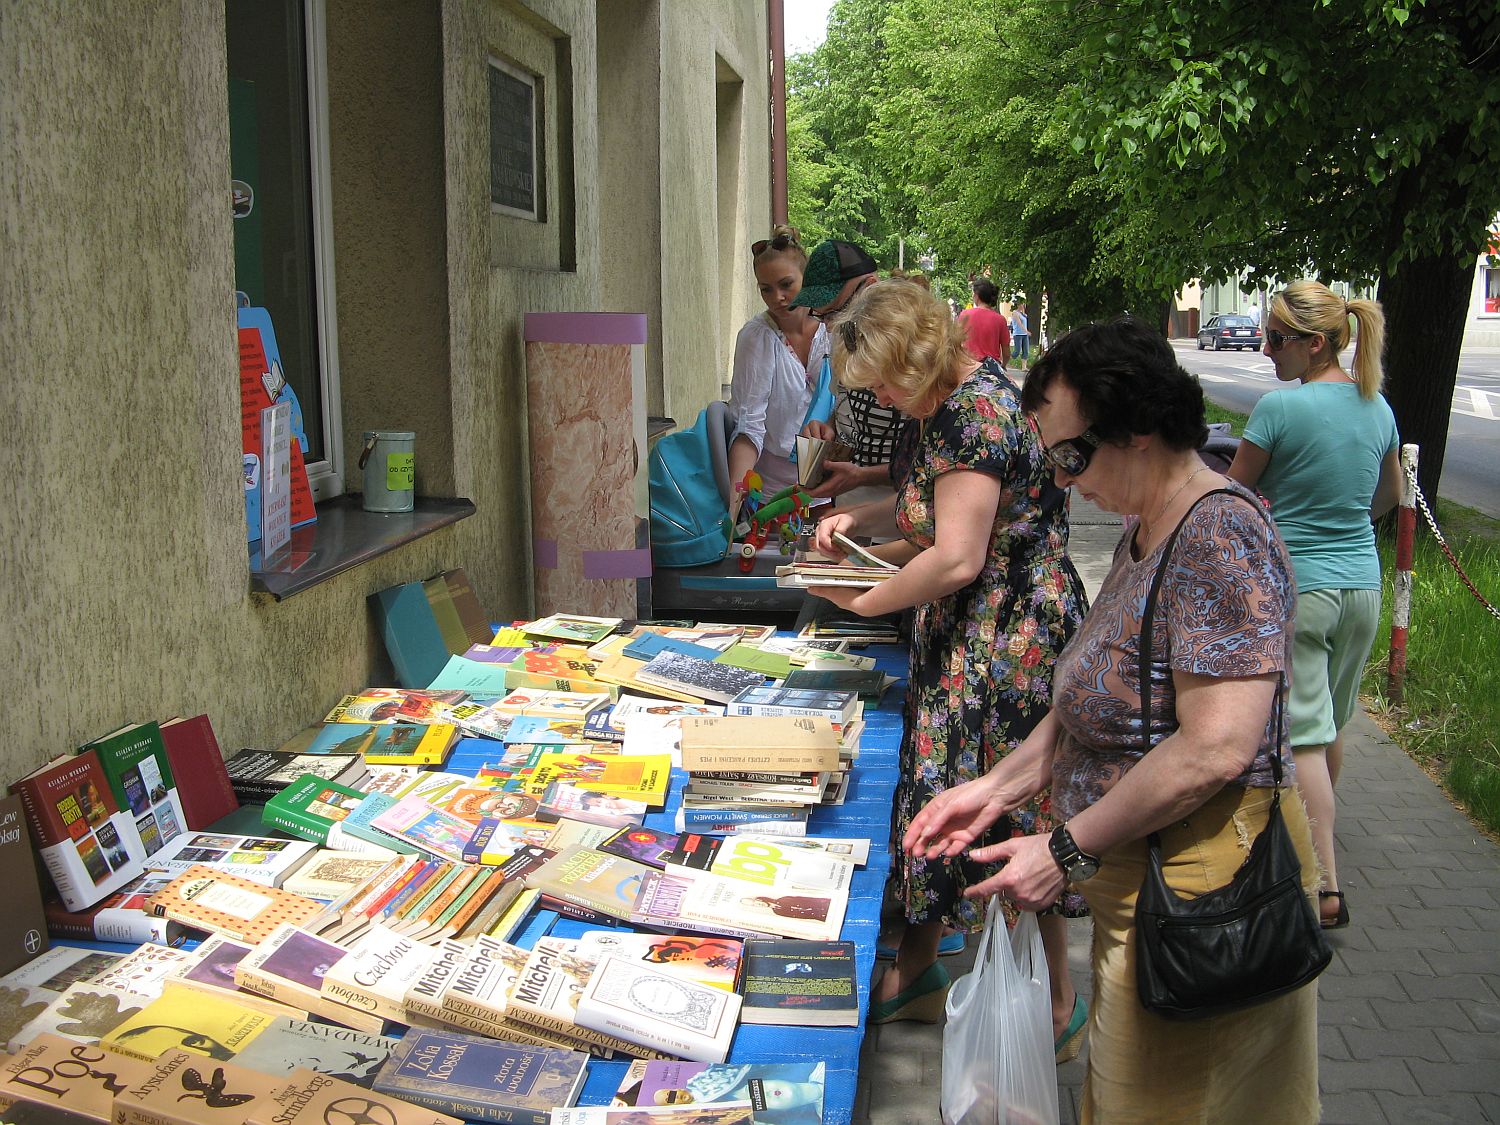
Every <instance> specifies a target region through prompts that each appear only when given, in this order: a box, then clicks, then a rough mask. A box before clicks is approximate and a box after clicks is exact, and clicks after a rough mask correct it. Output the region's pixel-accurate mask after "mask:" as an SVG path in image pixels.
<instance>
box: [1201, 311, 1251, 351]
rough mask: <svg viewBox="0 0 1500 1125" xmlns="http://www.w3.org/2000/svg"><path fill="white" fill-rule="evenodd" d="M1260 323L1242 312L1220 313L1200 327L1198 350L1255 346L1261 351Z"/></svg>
mask: <svg viewBox="0 0 1500 1125" xmlns="http://www.w3.org/2000/svg"><path fill="white" fill-rule="evenodd" d="M1260 344H1261V335H1260V325H1258V324H1256V323H1255V321H1253V320H1251V319H1250V318H1249V317H1248V316H1244V315H1242V314H1240V313H1218V314H1216V315H1214V316H1211V317H1209V318H1208V323H1207V324H1205V325H1204V326H1203V327H1202V328H1200V329H1198V350H1199V351H1200V352H1201V351H1202V350H1203V349H1204V348H1213V350H1214V351H1220V350H1222V349H1224V348H1253V349H1255V350H1256V351H1260Z"/></svg>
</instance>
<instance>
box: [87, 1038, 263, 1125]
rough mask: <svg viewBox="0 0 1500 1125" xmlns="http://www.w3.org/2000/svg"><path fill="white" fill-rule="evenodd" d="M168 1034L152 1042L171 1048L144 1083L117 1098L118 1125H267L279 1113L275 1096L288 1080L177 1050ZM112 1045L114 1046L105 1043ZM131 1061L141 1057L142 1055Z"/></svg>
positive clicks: (199, 1054) (157, 1060)
mask: <svg viewBox="0 0 1500 1125" xmlns="http://www.w3.org/2000/svg"><path fill="white" fill-rule="evenodd" d="M169 1038H170V1037H169V1036H168V1035H166V1034H165V1033H164V1034H162V1035H160V1036H155V1037H152V1040H151V1041H152V1042H153V1043H155V1042H163V1043H167V1046H166V1047H165V1048H164V1049H163V1050H162V1051H160V1052H159V1055H160V1057H157V1056H156V1055H152V1056H150V1058H149V1059H148V1061H153V1062H154V1064H155V1065H153V1066H152V1067H151V1073H150V1074H149V1075H148V1076H147V1077H146V1078H145V1079H143V1080H142V1081H140V1082H136V1083H132V1084H131V1085H129V1086H126V1087H125V1088H124V1089H123V1090H121V1091H120V1092H119V1093H117V1094H116V1095H115V1108H114V1117H113V1122H114V1125H245V1123H246V1122H251V1121H255V1122H264V1123H267V1125H269V1122H270V1121H271V1120H272V1117H273V1115H274V1114H275V1113H276V1112H279V1105H278V1103H277V1101H276V1096H277V1095H278V1094H281V1093H282V1092H283V1091H284V1089H285V1087H286V1086H287V1082H288V1080H287V1076H286V1075H280V1076H274V1075H269V1074H261V1073H259V1072H258V1071H254V1070H251V1069H249V1068H248V1067H242V1066H237V1065H235V1064H234V1063H232V1062H223V1061H220V1060H219V1059H218V1058H212V1059H210V1060H209V1061H207V1062H205V1061H204V1058H203V1055H202V1054H201V1053H198V1052H194V1051H189V1050H184V1049H180V1048H178V1047H177V1046H176V1045H175V1044H172V1043H170V1042H169ZM105 1045H106V1046H109V1045H110V1044H105ZM132 1057H134V1058H140V1057H141V1055H140V1054H139V1053H138V1052H132Z"/></svg>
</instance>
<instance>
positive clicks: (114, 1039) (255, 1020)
mask: <svg viewBox="0 0 1500 1125" xmlns="http://www.w3.org/2000/svg"><path fill="white" fill-rule="evenodd" d="M275 1018H276V1017H275V1016H272V1015H268V1014H267V1013H266V1012H263V1011H261V1010H259V1009H256V1008H249V1007H246V1006H245V1005H243V1004H240V1003H238V1002H237V1001H236V1000H234V998H232V997H229V996H225V997H223V998H220V997H217V996H209V995H207V994H206V993H180V992H167V993H164V994H163V995H162V996H161V997H160V998H159V999H156V1000H152V1001H150V1002H149V1003H148V1004H146V1006H145V1007H143V1008H142V1009H141V1010H140V1011H138V1012H136V1013H135V1014H134V1015H132V1016H130V1017H129V1018H128V1019H127V1020H125V1021H124V1022H123V1023H121V1024H119V1025H118V1026H117V1027H115V1028H114V1029H113V1030H111V1031H110V1032H108V1033H107V1034H106V1035H104V1036H103V1038H102V1039H101V1040H100V1043H101V1045H102V1046H105V1047H108V1048H109V1049H110V1050H111V1051H117V1052H119V1053H120V1054H122V1055H127V1056H129V1057H130V1058H133V1059H141V1060H143V1061H145V1062H150V1061H152V1060H153V1059H155V1058H157V1057H158V1056H159V1055H161V1054H162V1053H163V1052H165V1051H172V1050H182V1051H191V1052H193V1053H194V1054H195V1055H196V1056H197V1057H198V1058H200V1059H201V1058H202V1057H203V1056H204V1055H207V1056H208V1057H209V1058H215V1059H228V1058H232V1057H233V1056H234V1055H236V1054H237V1053H238V1052H240V1051H242V1050H243V1049H244V1048H245V1047H247V1046H249V1044H250V1041H251V1040H253V1039H254V1038H255V1037H256V1036H257V1035H259V1034H260V1033H261V1031H263V1030H264V1029H265V1028H266V1027H268V1026H269V1025H270V1024H271V1022H272V1021H273V1020H274V1019H275Z"/></svg>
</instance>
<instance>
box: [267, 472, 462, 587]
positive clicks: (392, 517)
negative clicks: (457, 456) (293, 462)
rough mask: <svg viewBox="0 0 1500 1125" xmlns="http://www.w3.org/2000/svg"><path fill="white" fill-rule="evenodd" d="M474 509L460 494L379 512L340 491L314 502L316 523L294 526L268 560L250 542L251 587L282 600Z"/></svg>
mask: <svg viewBox="0 0 1500 1125" xmlns="http://www.w3.org/2000/svg"><path fill="white" fill-rule="evenodd" d="M473 514H474V502H473V501H472V500H465V499H464V498H462V497H459V498H457V499H452V500H439V499H433V498H428V497H420V496H419V497H418V498H417V502H416V509H415V510H414V511H410V512H393V513H383V512H367V511H365V510H364V509H363V508H362V507H360V500H359V497H357V496H339V497H336V498H335V499H333V500H328V501H325V502H324V503H322V504H319V505H318V519H317V522H316V523H313V524H309V525H308V526H307V527H302V528H298V529H297V530H295V531H293V532H292V539H291V542H290V543H288V544H287V545H286V546H285V547H283V548H282V549H281V550H280V551H278V552H277V553H276V554H275V556H273V558H272V559H271V561H270V563H269V565H267V564H266V563H265V562H264V561H263V560H262V559H261V556H260V544H259V543H256V544H252V546H251V548H250V588H251V589H252V590H253V591H255V592H256V593H260V594H269V595H270V596H271V597H273V598H275V599H276V600H277V601H284V600H286V599H287V598H289V597H291V596H292V595H293V594H300V593H302V591H304V590H308V589H311V588H312V587H314V586H316V585H317V584H318V583H320V582H326V581H328V580H329V579H330V578H333V577H334V576H336V575H339V574H342V573H344V571H346V570H350V569H352V568H354V567H356V566H359V565H360V564H361V563H366V562H369V561H370V560H371V559H374V558H378V557H379V556H381V555H383V554H386V553H387V552H389V551H394V550H395V549H396V548H397V547H401V546H404V545H405V544H407V543H411V542H414V541H415V540H417V539H420V538H422V537H423V536H424V535H431V534H432V533H433V532H434V531H437V530H438V529H439V528H444V527H447V526H448V525H450V524H455V523H457V522H458V521H459V520H461V519H467V518H468V517H469V516H472V515H473Z"/></svg>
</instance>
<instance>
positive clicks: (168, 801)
mask: <svg viewBox="0 0 1500 1125" xmlns="http://www.w3.org/2000/svg"><path fill="white" fill-rule="evenodd" d="M90 747H92V748H93V750H94V752H95V753H96V754H98V756H99V765H100V766H102V767H103V769H104V776H105V777H106V778H107V779H108V780H109V788H110V791H111V792H112V793H114V795H115V801H116V802H117V803H118V804H119V806H120V809H121V811H122V812H128V813H129V814H130V815H131V816H132V817H134V818H135V826H136V831H137V832H139V833H140V836H141V844H142V845H143V846H144V847H145V849H146V854H147V855H148V856H149V855H151V854H152V853H153V852H155V851H157V850H158V849H160V848H161V846H162V845H163V844H165V843H166V842H167V841H169V840H171V839H172V838H173V837H175V836H178V835H180V834H181V833H182V832H184V831H186V829H187V814H186V813H184V812H183V811H182V799H181V798H180V797H179V796H178V795H177V782H176V781H175V780H174V779H173V777H172V763H171V762H170V761H169V760H168V759H167V747H166V744H165V743H164V742H162V737H161V727H160V725H159V724H157V723H133V724H131V725H130V726H127V727H122V728H121V729H119V730H117V731H114V732H113V733H111V734H107V735H105V736H104V737H103V738H99V739H95V740H94V741H93V742H90V743H87V744H86V745H84V746H83V747H82V749H84V750H87V749H89V748H90Z"/></svg>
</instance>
